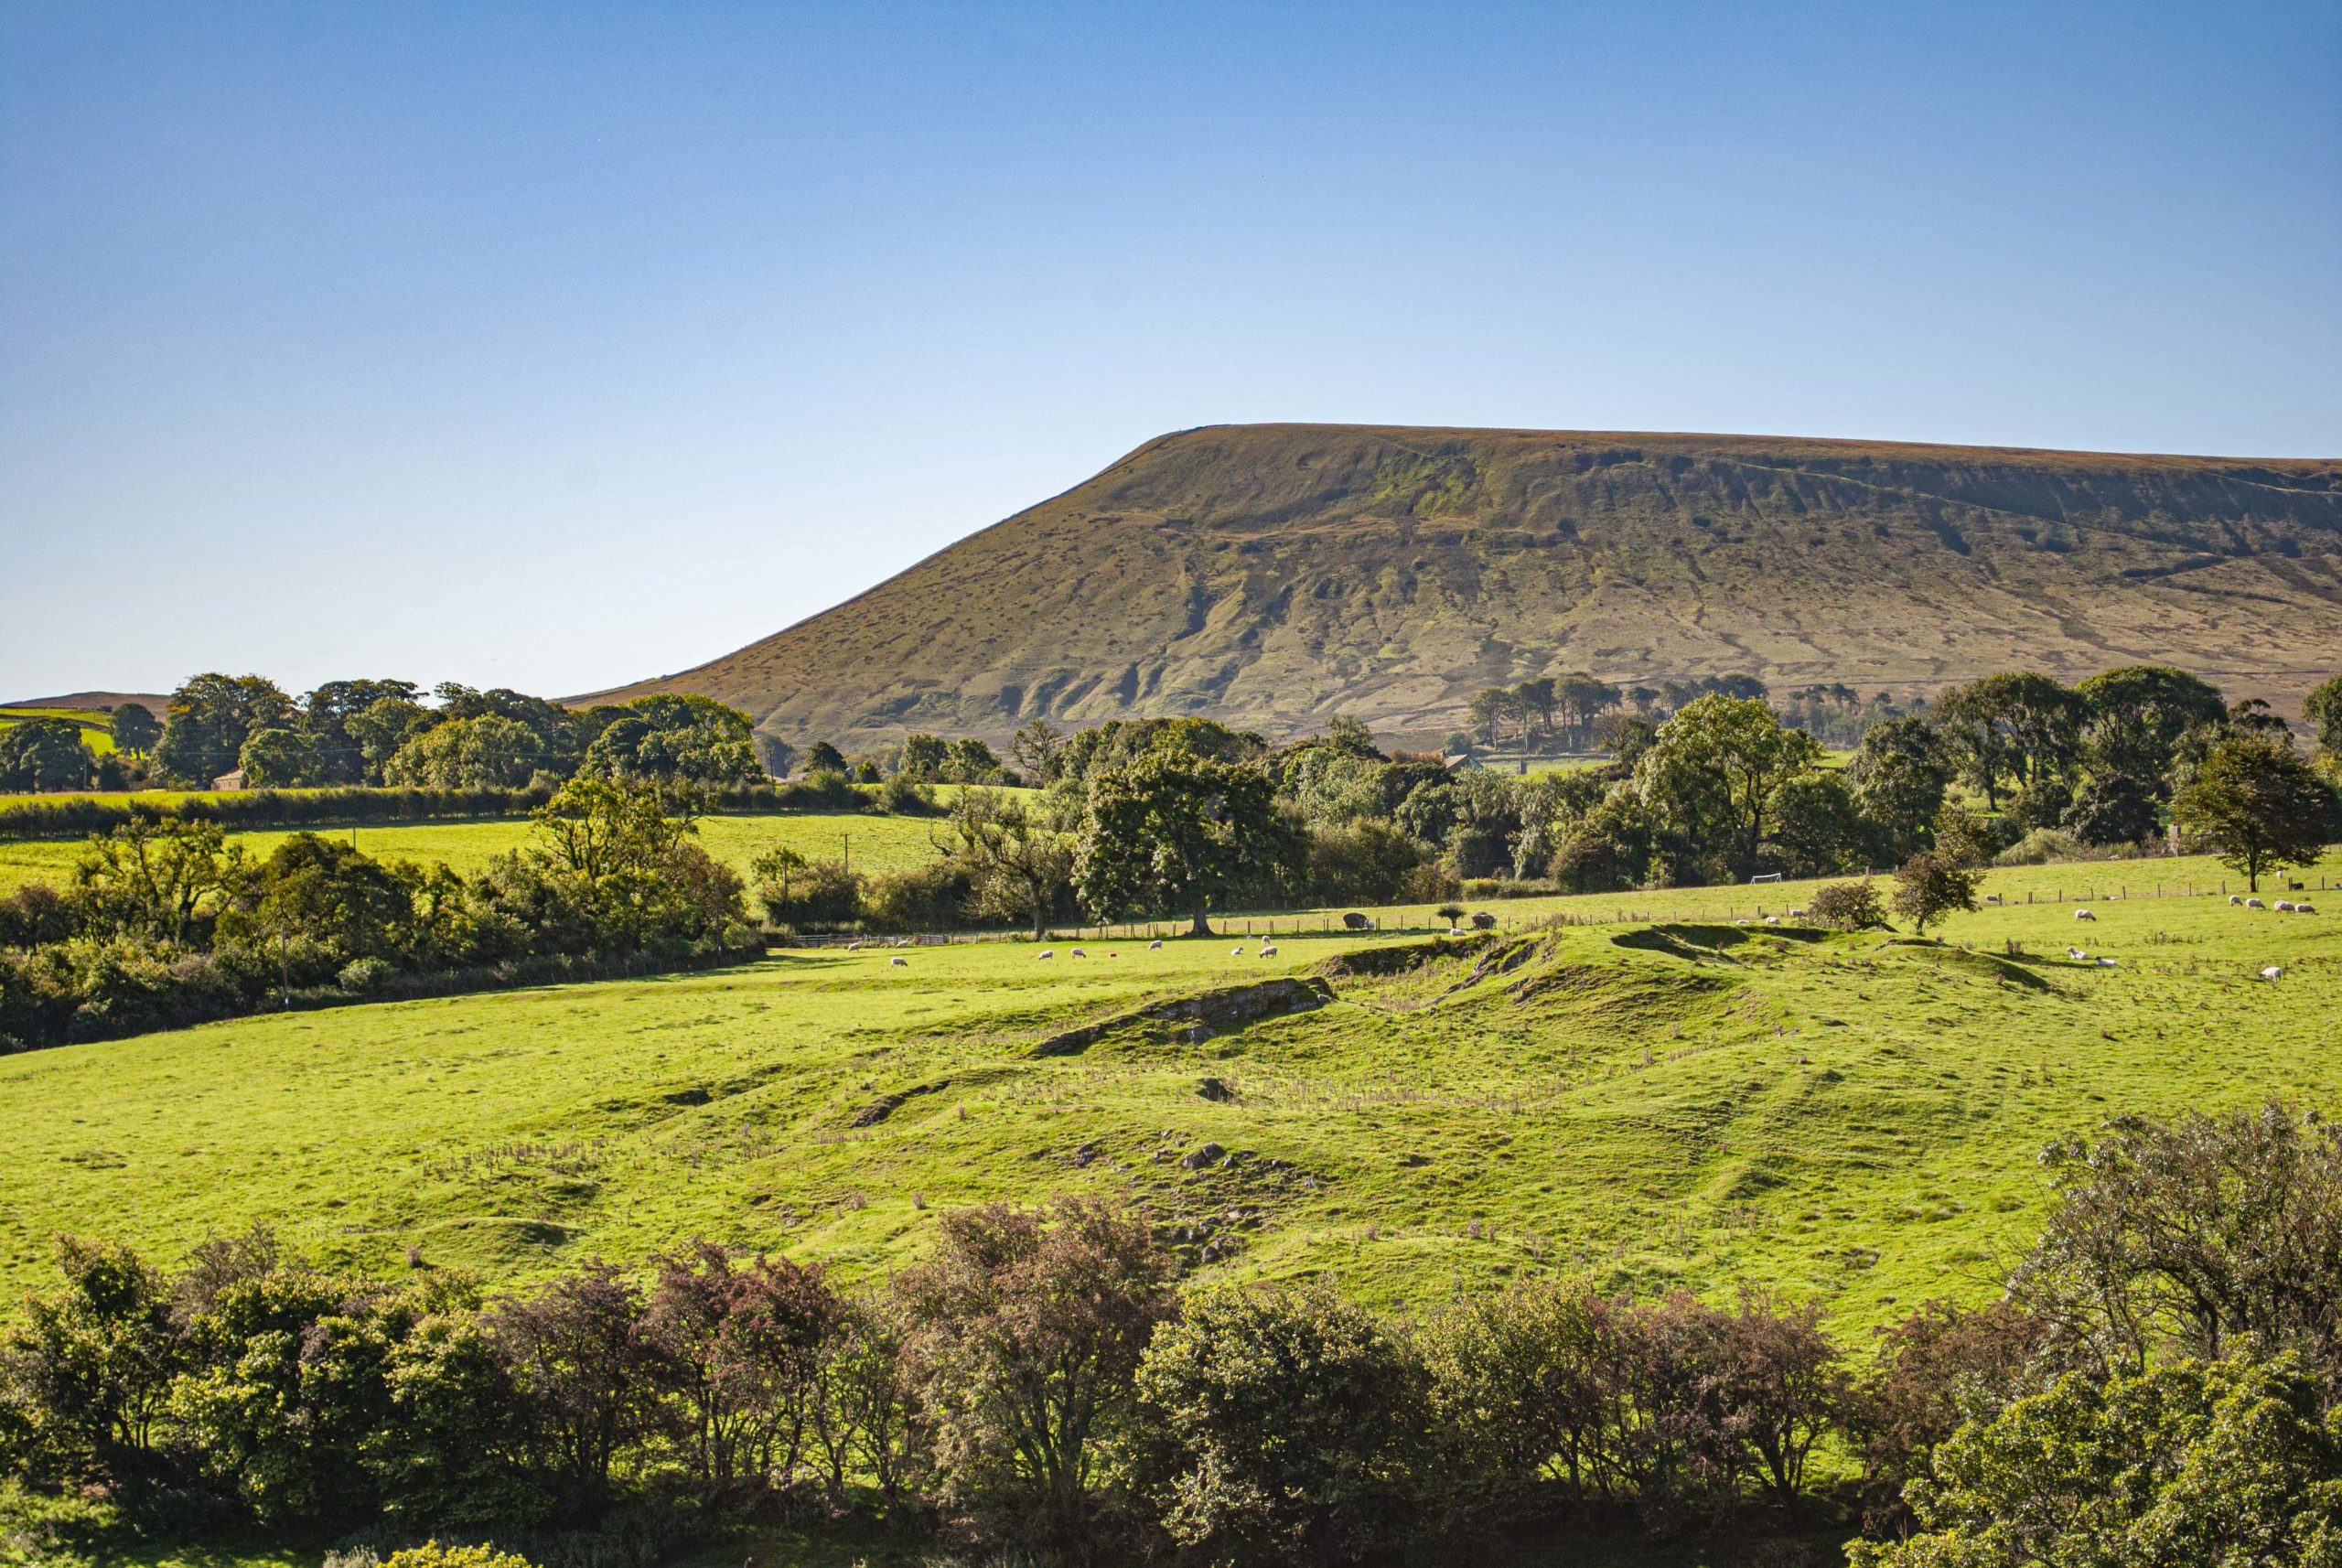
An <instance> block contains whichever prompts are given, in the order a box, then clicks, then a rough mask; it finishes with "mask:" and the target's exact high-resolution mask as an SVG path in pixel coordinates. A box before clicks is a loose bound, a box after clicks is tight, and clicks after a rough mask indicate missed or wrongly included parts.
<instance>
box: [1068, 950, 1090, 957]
mask: <svg viewBox="0 0 2342 1568" xmlns="http://www.w3.org/2000/svg"><path fill="white" fill-rule="evenodd" d="M1069 956H1070V957H1073V958H1088V957H1089V956H1090V955H1089V954H1088V953H1086V952H1083V951H1082V950H1080V948H1076V949H1074V950H1073V951H1072V953H1071V954H1069Z"/></svg>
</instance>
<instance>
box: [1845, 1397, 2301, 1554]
mask: <svg viewBox="0 0 2342 1568" xmlns="http://www.w3.org/2000/svg"><path fill="white" fill-rule="evenodd" d="M1909 1496H1910V1501H1911V1508H1912V1512H1913V1514H1914V1516H1915V1518H1916V1521H1917V1531H1916V1533H1914V1534H1912V1535H1910V1536H1909V1537H1907V1539H1905V1540H1902V1541H1896V1542H1893V1543H1891V1544H1881V1545H1870V1544H1858V1545H1856V1546H1855V1547H1854V1548H1853V1552H1852V1554H1851V1561H1852V1562H1853V1564H1854V1565H1855V1568H2003V1565H2004V1564H2005V1565H2008V1568H2018V1565H2036V1564H2037V1565H2039V1568H2158V1565H2160V1564H2164V1563H2191V1564H2197V1563H2200V1564H2206V1565H2208V1568H2254V1565H2258V1564H2261V1563H2296V1564H2303V1565H2304V1568H2311V1565H2323V1568H2330V1565H2331V1564H2334V1563H2342V1422H2337V1421H2336V1420H2335V1418H2333V1417H2332V1416H2328V1415H2322V1414H2321V1412H2320V1410H2319V1407H2318V1402H2317V1399H2316V1395H2315V1388H2314V1386H2313V1385H2312V1383H2311V1382H2310V1380H2308V1379H2306V1378H2304V1377H2303V1376H2301V1375H2300V1373H2299V1372H2298V1370H2297V1369H2294V1367H2293V1366H2292V1365H2291V1364H2290V1362H2289V1361H2287V1360H2285V1359H2278V1360H2276V1361H2274V1362H2268V1363H2263V1362H2259V1361H2253V1360H2244V1359H2237V1360H2228V1361H2210V1362H2206V1361H2197V1360H2182V1361H2178V1362H2175V1363H2173V1364H2171V1365H2169V1366H2165V1367H2159V1368H2156V1369H2153V1370H2151V1371H2148V1372H2145V1373H2139V1374H2130V1375H2125V1376H2122V1377H2117V1378H2114V1379H2112V1380H2109V1381H2107V1382H2105V1383H2103V1384H2100V1383H2097V1382H2094V1381H2092V1380H2090V1379H2088V1378H2085V1377H2083V1376H2081V1375H2080V1374H2079V1373H2076V1374H2069V1375H2068V1376H2067V1377H2064V1378H2061V1379H2059V1380H2057V1382H2056V1383H2054V1384H2052V1385H2051V1386H2050V1387H2049V1388H2048V1389H2047V1391H2043V1392H2041V1393H2038V1394H2034V1395H2031V1396H2028V1397H2026V1398H2024V1399H2020V1400H2017V1401H2016V1402H2014V1403H2012V1404H2010V1405H2009V1406H2008V1407H2007V1408H2006V1409H2005V1410H2004V1411H2002V1412H2000V1413H1999V1414H1998V1415H1996V1416H1994V1417H1993V1418H1992V1419H1991V1420H1990V1421H1985V1422H1980V1423H1973V1424H1971V1425H1969V1426H1967V1427H1965V1428H1963V1429H1962V1430H1961V1432H1960V1433H1959V1434H1956V1435H1954V1436H1953V1437H1952V1438H1950V1441H1948V1442H1946V1443H1945V1444H1943V1446H1942V1447H1941V1448H1939V1450H1938V1451H1937V1453H1936V1455H1935V1460H1934V1465H1933V1468H1932V1474H1930V1475H1928V1476H1926V1477H1920V1478H1919V1479H1918V1480H1917V1481H1915V1482H1913V1484H1912V1486H1911V1487H1910V1493H1909Z"/></svg>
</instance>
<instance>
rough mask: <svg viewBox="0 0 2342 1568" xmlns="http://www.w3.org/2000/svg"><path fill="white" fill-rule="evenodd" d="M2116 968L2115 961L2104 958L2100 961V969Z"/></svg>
mask: <svg viewBox="0 0 2342 1568" xmlns="http://www.w3.org/2000/svg"><path fill="white" fill-rule="evenodd" d="M2114 966H2115V965H2114V961H2113V960H2112V959H2111V958H2102V959H2100V960H2099V961H2098V967H2099V968H2100V969H2112V968H2113V967H2114Z"/></svg>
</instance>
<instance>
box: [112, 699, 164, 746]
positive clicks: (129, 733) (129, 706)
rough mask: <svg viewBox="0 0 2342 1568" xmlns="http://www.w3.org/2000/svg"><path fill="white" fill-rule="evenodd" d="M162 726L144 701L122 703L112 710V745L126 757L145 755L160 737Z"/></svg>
mask: <svg viewBox="0 0 2342 1568" xmlns="http://www.w3.org/2000/svg"><path fill="white" fill-rule="evenodd" d="M162 735H163V726H162V725H161V724H160V723H158V722H157V721H156V717H155V714H154V712H153V711H152V710H151V709H149V708H148V707H147V706H146V704H145V703H123V704H122V706H120V707H118V708H116V709H114V711H113V747H114V749H115V750H116V751H119V752H121V753H123V754H124V756H126V757H145V755H147V754H148V753H149V752H151V751H153V750H154V749H155V743H156V741H157V740H159V739H161V738H162Z"/></svg>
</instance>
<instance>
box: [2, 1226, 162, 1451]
mask: <svg viewBox="0 0 2342 1568" xmlns="http://www.w3.org/2000/svg"><path fill="white" fill-rule="evenodd" d="M56 1247H57V1267H58V1271H59V1273H62V1274H63V1275H64V1276H65V1281H66V1287H67V1288H66V1289H65V1290H64V1291H62V1292H60V1293H59V1294H55V1295H47V1296H31V1297H27V1299H26V1301H25V1303H24V1309H23V1311H24V1315H23V1317H22V1319H21V1320H20V1321H19V1322H18V1323H17V1324H16V1325H15V1326H13V1327H12V1328H10V1329H9V1330H8V1331H7V1332H6V1334H5V1337H4V1338H0V1398H5V1396H6V1395H8V1394H11V1393H13V1394H14V1395H15V1397H16V1400H17V1401H18V1402H21V1403H22V1405H23V1407H24V1413H25V1415H26V1418H27V1421H28V1423H29V1424H30V1426H31V1428H32V1430H31V1432H30V1434H29V1438H30V1442H29V1444H28V1446H29V1447H30V1448H31V1449H32V1451H33V1452H34V1454H35V1455H38V1462H39V1463H41V1465H42V1466H43V1467H44V1468H48V1469H50V1470H52V1471H53V1472H57V1473H59V1478H79V1475H78V1473H79V1472H82V1471H85V1470H86V1469H87V1468H88V1467H90V1466H100V1467H108V1468H110V1467H112V1466H113V1465H115V1464H117V1463H119V1462H121V1461H123V1460H125V1459H133V1460H134V1459H136V1458H138V1457H140V1456H143V1455H146V1454H148V1453H149V1452H151V1451H152V1450H153V1449H154V1448H155V1446H156V1442H157V1439H158V1436H159V1434H160V1429H161V1426H162V1423H163V1420H164V1416H165V1413H166V1409H167V1396H168V1393H169V1389H170V1382H171V1379H172V1377H173V1375H174V1374H175V1373H176V1372H177V1368H178V1361H179V1357H178V1349H177V1342H176V1337H175V1336H174V1334H173V1332H172V1327H171V1320H170V1294H169V1292H168V1290H167V1286H166V1283H165V1281H164V1279H163V1277H162V1275H161V1274H160V1273H157V1272H156V1271H155V1270H154V1269H152V1268H150V1267H148V1266H147V1265H146V1264H145V1262H142V1261H141V1260H140V1259H139V1257H138V1255H137V1254H136V1253H134V1252H133V1251H130V1250H129V1249H128V1248H127V1247H120V1246H104V1245H101V1244H98V1243H95V1242H90V1241H83V1240H77V1239H76V1238H74V1237H71V1236H59V1238H58V1239H57V1242H56Z"/></svg>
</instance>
